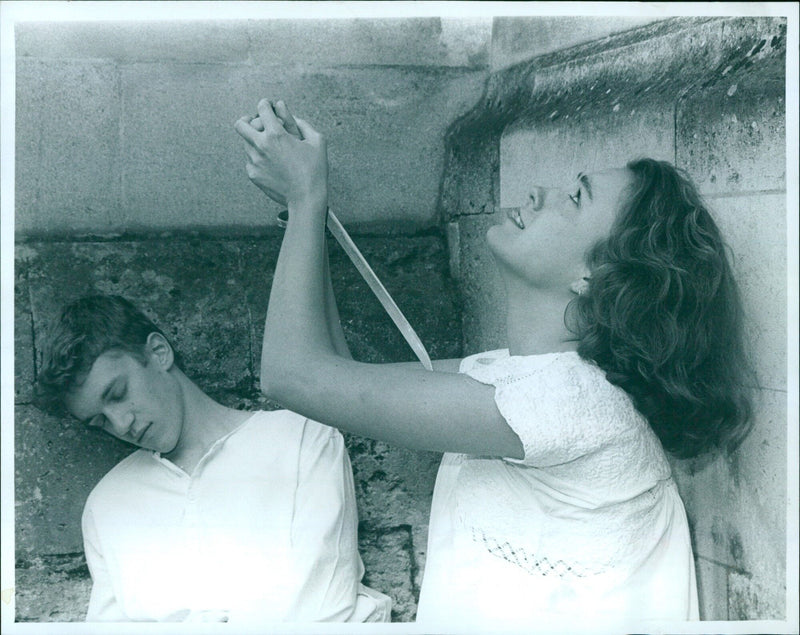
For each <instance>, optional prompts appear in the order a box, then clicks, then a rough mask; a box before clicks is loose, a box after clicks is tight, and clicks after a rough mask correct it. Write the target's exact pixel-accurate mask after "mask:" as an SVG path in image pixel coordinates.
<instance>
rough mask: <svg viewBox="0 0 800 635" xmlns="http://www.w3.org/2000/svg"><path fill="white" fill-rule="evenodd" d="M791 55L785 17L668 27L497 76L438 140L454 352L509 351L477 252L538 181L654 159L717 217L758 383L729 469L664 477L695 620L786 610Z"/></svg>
mask: <svg viewBox="0 0 800 635" xmlns="http://www.w3.org/2000/svg"><path fill="white" fill-rule="evenodd" d="M499 28H500V29H502V28H503V26H502V25H500V26H499ZM509 28H513V25H511V26H509ZM495 30H496V31H497V30H498V26H497V25H496V29H495ZM514 33H515V34H516V37H521V35H520V33H519V29H518V28H517V29H516V30H515V31H514ZM495 37H497V38H500V39H501V40H502V39H503V38H502V34H499V33H497V32H496V33H495ZM785 56H786V21H785V20H784V19H782V18H698V19H673V20H665V21H662V22H658V23H655V24H652V25H648V26H645V27H642V28H640V29H637V30H633V31H629V32H627V33H623V34H620V35H617V36H612V37H609V38H606V39H604V40H600V41H596V42H590V43H587V44H582V45H579V46H576V47H574V48H572V49H569V50H565V51H557V52H553V53H549V54H546V55H542V56H539V57H536V58H534V59H531V60H530V61H528V62H525V63H521V64H517V65H516V66H511V67H509V68H507V69H505V70H503V71H500V72H497V73H494V74H493V75H492V77H491V79H490V82H489V86H488V91H487V94H486V95H485V97H484V99H483V100H482V103H481V104H480V105H479V106H478V107H477V108H476V109H474V110H473V111H472V112H471V113H469V114H468V115H467V116H465V117H464V118H462V119H461V120H460V121H459V122H458V123H457V124H456V125H455V126H454V128H453V129H452V130H451V131H450V134H449V137H448V150H449V156H448V167H447V170H446V173H445V179H444V185H443V189H442V196H441V207H442V214H443V216H444V219H445V221H446V222H447V223H448V225H447V235H448V239H449V240H450V245H451V250H454V251H455V252H456V253H455V254H452V253H451V259H452V260H453V261H454V263H455V267H454V271H457V277H458V279H459V283H460V287H461V289H462V292H463V294H464V307H465V311H464V341H465V351H464V352H465V354H470V353H473V352H477V351H480V350H488V349H492V348H497V347H499V346H501V345H502V344H503V341H502V333H503V325H504V321H505V316H504V315H503V313H502V311H500V310H498V309H499V308H501V307H503V306H504V303H503V301H502V296H501V293H502V283H501V281H500V280H499V277H498V274H497V271H496V269H495V268H494V266H493V264H492V259H491V256H490V254H489V253H488V251H487V249H486V246H485V243H484V239H483V236H484V233H485V231H486V228H487V227H488V226H489V225H492V224H494V223H495V222H496V220H495V219H494V218H493V213H494V210H495V208H496V207H497V206H500V205H503V206H513V205H519V200H520V198H522V197H525V196H527V192H528V189H526V188H529V186H530V185H531V183H532V178H535V179H536V181H534V182H535V183H540V184H548V185H562V184H566V183H568V182H571V181H572V180H573V179H574V177H575V175H576V174H577V173H578V172H580V171H585V172H591V171H593V170H601V169H605V168H608V167H617V166H620V167H621V166H624V165H625V164H626V163H627V162H628V161H629V160H631V159H633V158H637V157H641V156H650V157H653V158H656V159H665V160H668V161H671V162H672V163H674V164H676V165H677V166H679V167H681V168H684V169H685V170H687V171H688V172H689V174H690V175H691V176H692V177H693V179H694V180H695V182H696V183H697V184H698V186H699V188H700V190H701V193H702V194H703V196H704V197H705V198H706V199H707V201H708V202H709V204H710V207H711V208H712V210H713V211H714V213H715V218H716V220H717V223H718V224H719V226H720V229H721V231H722V233H723V235H724V236H725V237H726V239H727V240H728V242H729V243H730V245H731V247H732V250H733V254H734V269H735V272H736V274H737V277H738V281H739V284H740V287H741V291H742V294H743V298H744V302H745V309H746V310H747V312H748V318H749V323H748V332H747V336H748V339H749V341H750V342H751V344H752V347H753V355H754V359H755V360H756V366H757V370H758V373H759V378H760V381H759V386H758V400H757V404H756V413H755V428H754V431H753V433H752V434H751V435H750V437H749V438H748V439H747V440H746V442H745V443H744V444H743V445H742V447H740V449H739V450H738V451H737V452H736V453H735V454H734V455H733V456H730V457H716V458H715V459H714V460H709V459H707V460H706V464H705V465H702V464H701V463H699V462H693V463H692V462H675V463H674V465H673V472H674V475H675V478H676V481H677V482H678V485H679V488H680V490H681V493H682V496H683V498H684V501H685V503H686V509H687V513H688V515H689V518H690V524H691V527H692V539H693V544H694V550H695V558H696V565H697V572H698V583H699V587H700V589H699V591H700V600H701V617H702V618H703V619H713V620H729V619H730V620H752V619H770V620H772V619H774V620H782V619H784V618H785V616H786V610H787V607H786V579H787V578H786V574H787V571H786V532H785V529H786V512H785V510H786V495H787V477H786V467H787V466H786V457H787V441H786V437H787V410H786V407H787V403H786V400H787V379H786V362H787V357H786V348H787V343H786V333H787V330H786V326H787V325H786V307H787V304H786V303H787V298H786V289H787V279H786V271H787V260H786V166H785V159H784V157H785V142H786V141H785V103H784V96H785V91H786V82H785V59H786V57H785Z"/></svg>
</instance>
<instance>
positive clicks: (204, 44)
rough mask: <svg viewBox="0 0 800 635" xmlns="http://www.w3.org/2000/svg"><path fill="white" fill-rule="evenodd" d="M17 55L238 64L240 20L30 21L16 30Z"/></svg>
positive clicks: (242, 40)
mask: <svg viewBox="0 0 800 635" xmlns="http://www.w3.org/2000/svg"><path fill="white" fill-rule="evenodd" d="M16 45H17V56H18V57H30V58H36V59H47V60H53V59H55V60H59V59H64V58H73V59H92V58H95V59H104V60H115V61H119V62H156V61H157V62H190V63H191V62H194V63H197V62H203V63H206V64H208V63H211V62H228V63H230V62H236V61H239V62H243V61H245V60H246V59H247V56H248V53H249V41H248V30H247V28H246V26H245V24H244V23H242V22H235V21H232V20H231V21H226V20H214V21H211V20H208V21H206V20H196V21H195V20H193V21H184V22H178V21H166V20H165V21H140V22H135V21H128V22H122V21H119V22H115V21H94V22H33V23H22V24H19V25H18V26H17V29H16Z"/></svg>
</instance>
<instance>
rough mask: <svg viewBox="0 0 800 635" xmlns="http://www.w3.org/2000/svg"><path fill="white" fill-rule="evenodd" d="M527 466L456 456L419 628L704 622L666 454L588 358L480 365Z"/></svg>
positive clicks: (441, 500) (473, 368)
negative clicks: (574, 623)
mask: <svg viewBox="0 0 800 635" xmlns="http://www.w3.org/2000/svg"><path fill="white" fill-rule="evenodd" d="M461 372H463V373H466V374H468V375H469V376H471V377H473V378H474V379H476V380H478V381H480V382H482V383H486V384H492V385H494V386H495V387H496V390H495V401H496V403H497V406H498V409H499V410H500V412H501V413H502V415H503V417H504V418H505V419H506V421H507V422H508V424H509V425H510V426H511V428H512V429H513V430H514V431H515V432H516V433H517V435H518V436H519V438H520V440H521V441H522V444H523V446H524V448H525V458H524V459H522V460H515V459H494V458H482V457H473V456H466V455H455V454H446V455H445V457H444V459H443V460H442V464H441V467H440V468H439V473H438V476H437V480H436V487H435V490H434V495H433V503H432V509H431V522H430V530H429V537H428V553H427V560H426V567H425V574H424V579H423V584H422V590H421V594H420V602H419V610H418V616H417V619H418V621H420V622H425V623H426V624H438V625H441V626H442V627H445V626H446V627H447V628H451V629H452V628H465V629H468V630H470V629H479V630H480V629H482V628H483V629H486V628H491V629H493V631H496V630H497V629H499V628H500V627H508V628H531V627H537V628H540V629H541V628H542V627H543V626H544V625H545V624H547V623H558V624H563V623H564V622H565V621H570V622H571V621H575V620H577V621H578V622H581V623H584V624H591V625H592V626H594V627H597V626H599V625H606V626H611V627H614V626H620V625H622V624H632V623H634V622H636V623H638V622H639V621H642V620H660V621H661V620H690V619H698V607H697V588H696V582H695V572H694V559H693V556H692V547H691V542H690V538H689V530H688V524H687V520H686V514H685V511H684V508H683V503H682V501H681V499H680V496H679V494H678V491H677V489H676V487H675V483H674V482H673V480H672V477H671V472H670V466H669V463H668V462H667V459H666V456H665V454H664V451H663V449H662V447H661V443H660V442H659V440H658V438H657V437H656V435H655V433H654V432H653V431H652V429H651V428H650V426H649V425H648V423H647V421H646V420H645V418H644V417H643V416H642V415H641V414H640V413H639V412H638V411H637V410H636V409H635V408H634V406H633V403H632V402H631V399H630V397H629V396H628V395H627V393H625V391H623V390H622V389H620V388H618V387H616V386H614V385H612V384H610V383H609V382H608V381H607V380H606V378H605V374H604V372H603V371H602V370H601V369H600V368H598V367H597V366H596V365H594V364H592V363H590V362H587V361H585V360H582V359H581V358H580V357H579V356H578V355H577V353H574V352H567V353H553V354H547V355H535V356H524V357H523V356H509V355H508V351H505V350H502V351H492V352H489V353H482V354H480V355H474V356H472V357H468V358H466V359H465V360H464V361H463V362H462V364H461Z"/></svg>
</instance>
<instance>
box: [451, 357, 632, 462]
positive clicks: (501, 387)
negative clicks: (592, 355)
mask: <svg viewBox="0 0 800 635" xmlns="http://www.w3.org/2000/svg"><path fill="white" fill-rule="evenodd" d="M468 359H469V358H468ZM484 359H485V361H486V362H487V363H483V364H481V363H480V362H481V360H480V359H478V360H471V361H469V362H468V363H467V364H466V365H465V366H462V372H465V373H466V374H468V375H469V376H470V377H473V378H474V379H476V380H478V381H480V382H482V383H485V384H491V385H494V386H495V403H496V404H497V408H498V409H499V410H500V413H501V414H502V415H503V417H504V418H505V420H506V422H507V423H508V425H509V426H510V427H511V428H512V429H513V430H514V432H516V433H517V436H519V438H520V441H521V442H522V445H523V447H524V449H525V457H524V458H523V459H511V458H508V459H506V460H507V461H510V462H514V463H520V464H523V465H528V466H532V467H547V466H552V465H558V464H561V463H566V462H567V461H573V460H575V459H577V458H580V457H582V456H585V455H588V454H591V453H593V452H596V451H598V450H600V449H601V448H603V447H605V446H606V445H607V444H609V443H613V442H615V441H616V440H618V438H619V435H620V434H621V433H622V432H623V431H624V429H625V417H620V413H629V414H631V415H632V405H631V404H630V400H629V398H628V396H627V395H626V394H625V393H624V392H623V391H622V390H621V389H618V388H617V387H615V386H612V385H611V384H609V383H608V381H607V380H606V378H605V375H604V373H603V372H602V370H600V369H599V368H598V367H596V366H595V365H593V364H591V363H589V362H586V361H584V360H582V359H581V358H580V357H578V355H577V354H576V353H554V354H548V355H535V356H527V357H522V356H518V357H517V356H501V357H499V358H498V357H497V356H496V355H494V356H492V357H490V358H488V359H486V358H484ZM465 361H468V360H465Z"/></svg>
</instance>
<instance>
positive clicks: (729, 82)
mask: <svg viewBox="0 0 800 635" xmlns="http://www.w3.org/2000/svg"><path fill="white" fill-rule="evenodd" d="M785 92H786V86H785V83H784V82H783V81H781V80H775V79H768V78H765V77H763V76H762V75H761V74H760V73H757V74H755V73H754V74H741V73H738V74H734V73H731V74H729V75H728V76H722V75H721V76H720V77H719V78H718V79H717V80H716V82H715V84H713V85H712V86H711V87H709V88H706V89H700V90H698V91H696V92H693V93H691V94H690V95H688V96H687V97H686V98H685V99H683V100H681V101H680V102H679V105H678V114H677V131H678V132H677V139H676V160H677V162H678V165H680V166H681V167H683V168H684V169H685V170H687V172H689V174H690V175H692V178H693V179H694V181H695V182H696V183H697V185H698V186H699V188H700V190H701V191H702V192H703V194H704V195H707V196H713V195H717V194H719V195H724V196H730V195H731V194H732V193H735V192H763V191H774V190H785V189H786V106H785V103H784V95H785Z"/></svg>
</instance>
